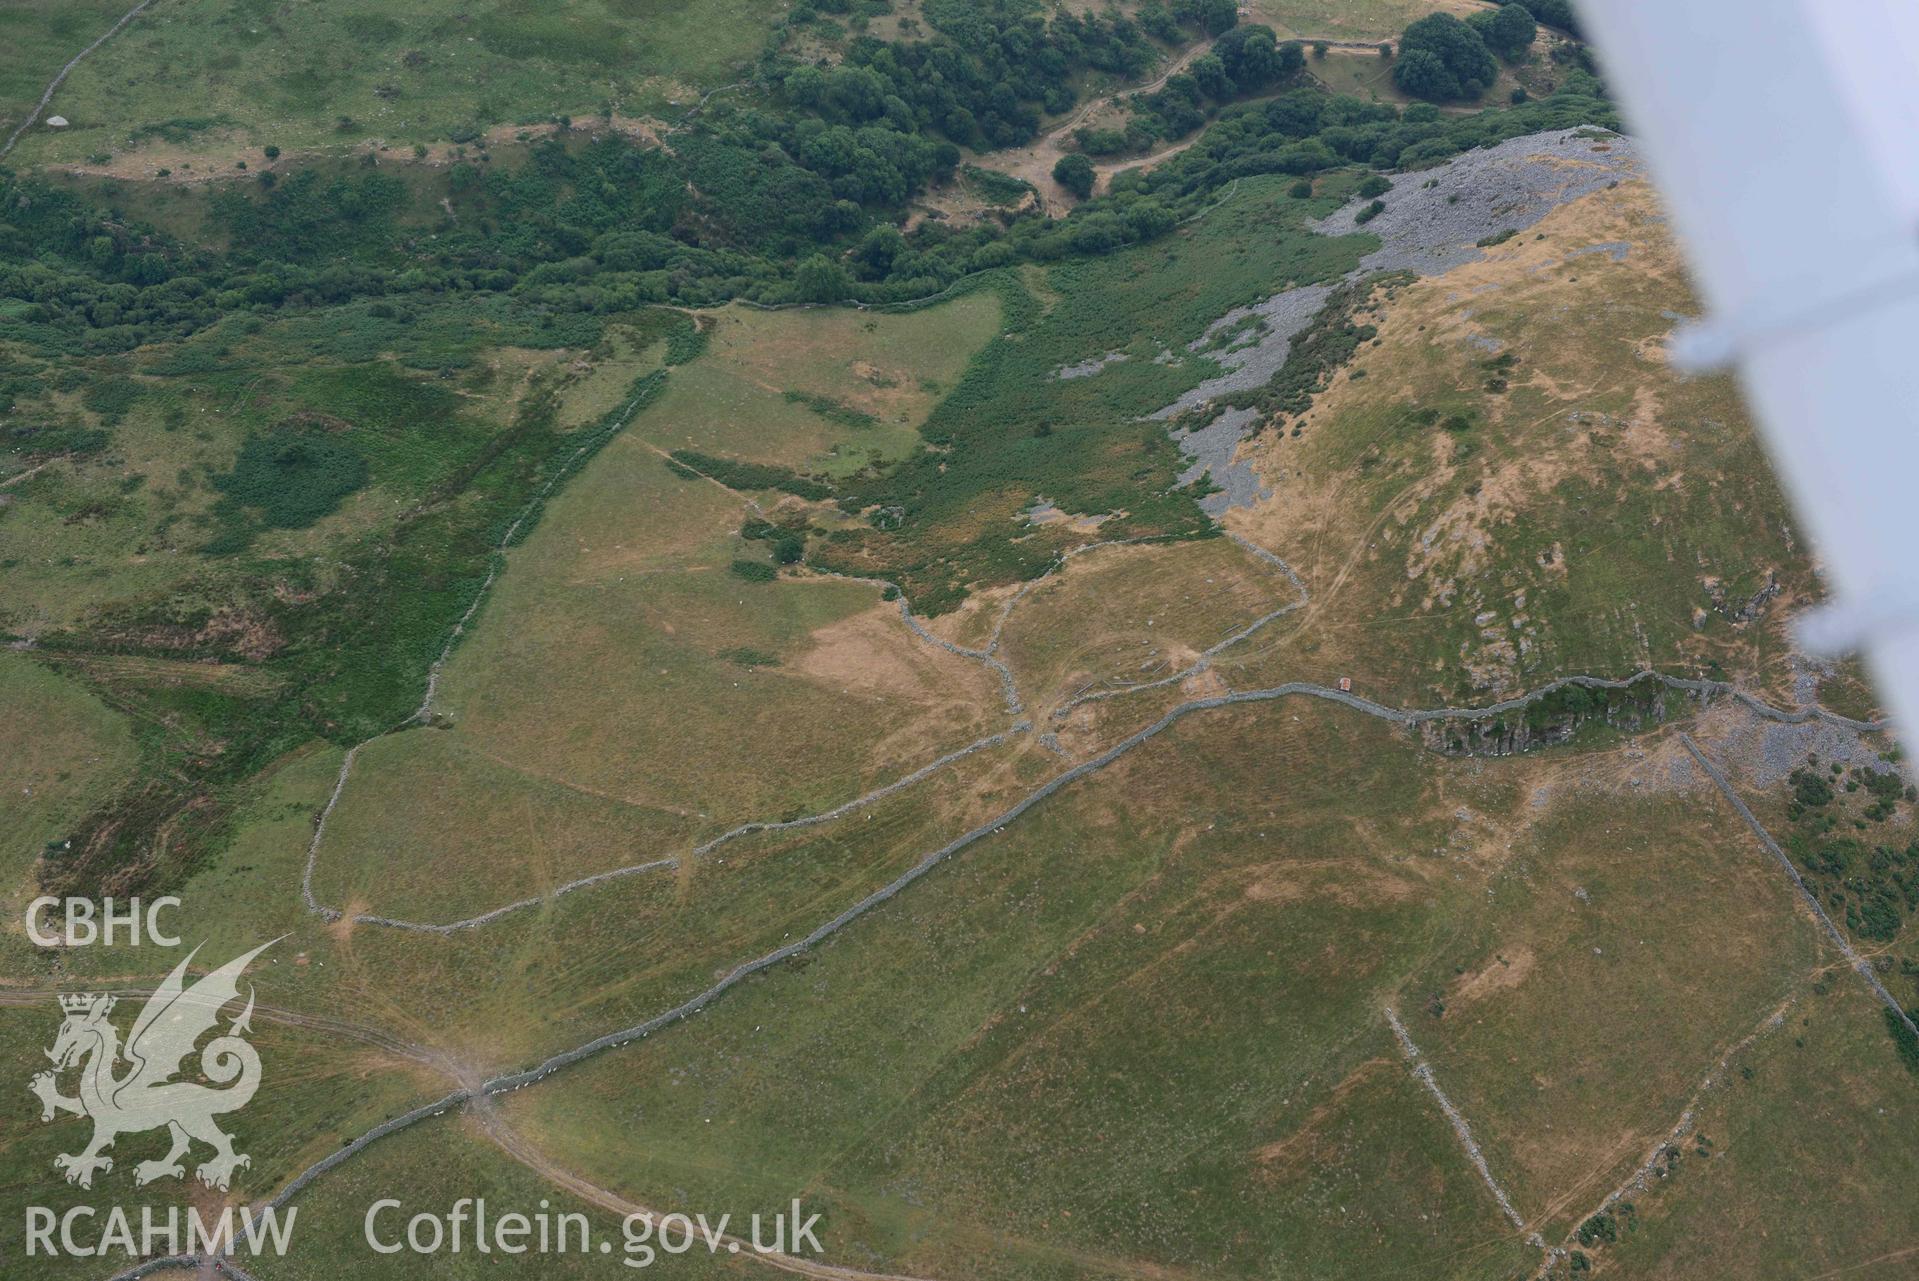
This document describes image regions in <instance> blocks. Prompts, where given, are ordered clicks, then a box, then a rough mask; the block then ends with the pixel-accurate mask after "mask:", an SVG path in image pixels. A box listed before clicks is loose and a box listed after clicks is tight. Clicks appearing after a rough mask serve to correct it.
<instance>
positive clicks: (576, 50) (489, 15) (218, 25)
mask: <svg viewBox="0 0 1919 1281" xmlns="http://www.w3.org/2000/svg"><path fill="white" fill-rule="evenodd" d="M127 7H130V6H127ZM92 8H93V6H91V5H89V6H88V10H87V12H89V13H90V12H91V10H92ZM120 11H121V12H123V11H124V9H121V10H120ZM29 12H30V14H32V15H34V16H35V18H36V20H34V21H23V20H19V19H16V20H15V22H14V24H13V25H15V26H17V27H18V28H19V31H20V36H21V37H22V38H23V39H25V40H27V41H30V42H31V43H30V46H29V47H30V49H31V50H32V53H33V56H32V57H31V59H29V58H28V57H26V56H24V55H23V56H21V57H19V58H18V59H17V64H18V65H17V67H14V68H13V69H10V70H9V71H8V73H7V74H6V78H5V79H0V86H5V88H6V92H7V93H8V96H9V99H12V100H18V99H20V98H26V100H27V101H31V100H32V99H35V98H37V97H38V96H39V92H40V90H41V89H42V88H44V87H45V84H46V81H47V80H49V79H51V77H52V75H53V73H54V71H55V70H57V69H58V67H59V65H60V64H61V63H63V62H65V61H66V59H67V58H68V57H71V56H72V55H73V54H74V53H77V52H79V51H80V49H81V48H83V47H84V46H85V45H86V44H87V43H89V42H90V41H91V40H92V39H93V38H94V36H95V35H97V34H98V32H99V31H104V30H105V29H106V27H107V26H110V25H111V23H112V21H113V19H114V18H117V16H118V12H115V13H114V14H113V15H112V16H111V17H109V16H107V15H106V14H104V13H103V14H101V15H99V17H98V18H96V19H94V20H93V21H85V20H79V21H76V20H73V19H68V18H65V17H63V16H62V15H61V13H60V10H59V9H57V8H55V7H54V6H32V7H30V10H29ZM778 16H779V11H778V10H777V9H773V8H768V7H767V6H765V5H761V4H756V3H753V2H752V0H693V2H692V3H678V2H672V3H669V2H667V0H566V2H565V3H560V4H534V3H531V2H530V0H485V2H484V3H482V4H480V5H477V6H465V5H459V4H454V3H450V2H449V0H431V2H430V3H426V4H415V5H409V6H407V7H406V8H404V9H403V10H396V9H393V8H391V7H389V6H381V5H377V4H363V5H357V6H352V5H349V6H345V7H342V6H337V5H295V6H291V7H288V6H284V5H277V4H273V3H267V2H265V0H245V2H244V3H241V4H237V5H236V4H230V3H226V0H162V2H161V3H156V4H155V5H153V6H152V8H151V10H150V11H149V12H146V13H143V14H141V15H140V17H138V18H137V19H135V20H134V21H133V22H132V23H130V24H129V25H128V26H127V27H126V28H125V29H124V30H122V31H121V32H120V34H119V35H117V36H115V37H114V38H113V39H112V40H110V41H108V42H107V43H106V44H105V45H103V46H101V48H99V49H98V50H96V51H95V52H94V53H93V54H92V55H91V56H90V57H88V58H87V59H86V60H85V61H83V62H82V63H81V64H80V65H79V66H78V67H76V68H75V69H74V71H73V73H72V75H71V76H69V77H68V79H67V81H66V83H65V84H64V85H62V86H61V88H60V91H59V93H58V94H57V95H56V97H55V100H54V103H53V106H52V108H51V109H52V110H53V111H55V112H57V113H59V114H62V115H64V116H66V117H67V119H69V120H70V121H71V122H72V124H71V126H70V127H69V128H67V129H65V130H60V131H54V130H48V129H44V128H40V129H35V130H33V131H31V132H30V133H29V134H28V135H27V136H25V137H23V138H22V139H21V143H20V146H19V148H18V149H17V151H16V159H17V160H18V161H19V162H22V163H28V164H50V163H59V162H62V161H78V160H82V159H84V158H85V157H88V156H90V155H97V154H100V153H107V154H110V155H115V156H122V157H124V156H126V155H128V153H131V155H133V156H137V157H139V161H140V163H141V164H143V165H149V166H150V165H151V164H159V165H163V166H165V165H168V164H169V162H171V164H172V165H175V166H177V165H178V164H179V162H180V160H181V158H182V157H196V158H197V157H209V158H212V159H215V160H218V159H221V158H228V157H230V156H231V155H232V154H237V153H239V152H241V151H243V150H244V151H247V152H249V153H251V152H253V151H256V150H257V149H258V148H260V147H263V146H266V145H268V144H271V145H275V146H278V147H280V148H282V149H283V150H285V151H288V152H295V151H309V150H325V149H333V148H338V147H340V146H342V145H360V144H364V143H367V142H370V141H375V140H377V141H381V142H386V143H404V144H408V145H411V144H412V143H415V142H437V141H443V140H446V139H449V138H452V139H455V140H458V139H460V138H462V137H465V136H467V135H469V134H471V135H473V136H477V135H478V133H480V132H482V131H484V130H486V129H488V128H489V127H492V126H496V125H511V124H515V123H522V124H524V123H534V122H541V121H546V120H549V119H551V118H553V117H554V116H556V115H559V114H564V113H571V114H573V115H576V116H581V117H584V116H588V115H592V114H595V113H598V112H601V111H603V110H607V109H611V110H613V111H615V112H617V113H619V114H622V115H628V116H638V115H647V114H654V113H661V112H664V113H672V112H674V111H675V110H676V109H677V108H685V107H690V106H692V105H693V104H694V103H695V102H696V101H697V100H698V99H699V98H700V96H701V95H702V94H703V93H705V92H707V91H709V90H711V89H714V88H717V87H719V86H721V85H723V84H726V83H729V82H730V81H732V80H734V79H736V78H737V77H738V75H739V73H740V72H741V71H742V70H743V69H744V66H745V64H746V63H748V62H749V61H750V60H751V59H752V58H753V57H754V56H755V55H757V54H758V53H759V52H760V50H761V49H762V48H764V47H765V44H766V40H767V37H768V35H769V33H770V32H771V30H772V26H773V23H774V21H775V20H776V19H777V18H778ZM56 25H57V26H58V27H59V28H60V29H61V31H62V32H63V33H65V32H67V31H71V34H70V35H66V34H63V35H61V36H55V35H53V34H52V30H51V28H52V27H54V26H56ZM95 28H97V30H96V29H95ZM69 46H70V47H69ZM56 50H65V52H63V53H59V54H58V56H53V55H54V54H55V51H56ZM15 61H16V60H15V59H12V58H10V59H9V63H14V62H15ZM36 81H37V83H36ZM29 86H31V87H32V92H31V94H28V93H27V92H26V90H27V89H28V87H29ZM204 163H205V162H204V161H203V162H202V164H203V165H204ZM224 167H231V160H230V158H229V159H227V163H226V165H225V166H224Z"/></svg>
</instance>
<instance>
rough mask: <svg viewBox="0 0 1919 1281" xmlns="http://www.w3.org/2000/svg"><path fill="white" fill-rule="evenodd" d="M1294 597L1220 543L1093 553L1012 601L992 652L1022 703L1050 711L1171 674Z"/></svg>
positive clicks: (1257, 564) (1281, 582)
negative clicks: (998, 653) (998, 651)
mask: <svg viewBox="0 0 1919 1281" xmlns="http://www.w3.org/2000/svg"><path fill="white" fill-rule="evenodd" d="M1298 595H1299V593H1298V592H1297V591H1296V590H1295V589H1294V587H1293V585H1292V584H1291V583H1290V582H1288V581H1287V580H1286V578H1285V577H1284V575H1282V574H1280V573H1279V571H1278V570H1276V569H1275V568H1273V567H1272V566H1271V565H1269V564H1267V563H1266V562H1264V561H1261V560H1259V559H1257V558H1256V557H1254V556H1253V555H1252V554H1250V553H1249V552H1247V551H1246V550H1245V549H1244V548H1242V547H1240V546H1239V545H1238V544H1237V543H1234V542H1231V541H1229V540H1227V539H1223V538H1216V539H1208V540H1206V541H1203V542H1196V543H1174V544H1167V545H1159V544H1137V545H1131V546H1112V547H1101V548H1097V549H1095V550H1093V551H1089V552H1086V553H1084V554H1082V555H1079V556H1075V557H1073V558H1072V559H1071V560H1069V561H1067V562H1066V563H1065V565H1064V566H1062V567H1061V568H1060V569H1059V570H1058V571H1057V572H1056V573H1054V574H1053V576H1052V577H1050V578H1047V579H1045V580H1044V581H1042V582H1040V583H1039V584H1038V585H1036V586H1034V587H1033V588H1032V589H1031V590H1030V591H1028V592H1027V593H1026V594H1025V596H1024V597H1022V598H1021V599H1020V601H1019V603H1018V605H1017V606H1016V607H1015V608H1014V610H1013V612H1012V613H1011V615H1009V616H1008V618H1007V620H1006V625H1005V628H1004V629H1003V631H1002V633H1001V644H1002V650H1003V654H1004V657H1005V659H1006V661H1007V663H1008V665H1009V666H1011V667H1012V669H1013V673H1014V675H1015V676H1016V677H1017V678H1018V680H1019V682H1020V688H1021V690H1022V691H1023V693H1024V694H1025V697H1026V698H1027V701H1028V702H1030V703H1031V704H1032V705H1033V706H1034V708H1035V709H1039V710H1050V709H1051V708H1053V707H1056V706H1058V705H1059V704H1060V703H1062V702H1065V701H1066V700H1068V699H1071V698H1073V697H1075V696H1078V695H1081V694H1084V693H1090V692H1095V691H1109V690H1122V689H1126V688H1128V687H1130V686H1134V685H1142V684H1147V683H1150V682H1154V681H1159V680H1163V679H1165V678H1166V677H1168V676H1172V675H1175V674H1177V673H1179V672H1181V671H1183V670H1185V669H1186V668H1188V667H1190V666H1192V665H1193V664H1194V663H1195V662H1196V661H1197V660H1198V659H1199V657H1200V655H1201V654H1202V653H1203V652H1204V651H1206V650H1208V649H1210V648H1212V647H1213V646H1214V645H1216V644H1218V643H1219V642H1220V641H1221V640H1224V639H1225V638H1227V637H1229V636H1231V635H1233V634H1234V633H1236V632H1238V631H1240V630H1242V629H1244V628H1245V627H1247V626H1250V625H1251V624H1252V623H1253V622H1255V621H1256V620H1258V619H1260V618H1262V617H1264V616H1266V615H1267V614H1270V613H1271V612H1272V611H1274V610H1276V609H1279V608H1281V607H1282V606H1285V605H1288V604H1291V603H1292V602H1293V601H1295V600H1297V599H1298ZM989 612H992V613H995V614H996V613H997V611H989Z"/></svg>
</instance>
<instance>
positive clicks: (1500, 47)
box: [1466, 4, 1539, 62]
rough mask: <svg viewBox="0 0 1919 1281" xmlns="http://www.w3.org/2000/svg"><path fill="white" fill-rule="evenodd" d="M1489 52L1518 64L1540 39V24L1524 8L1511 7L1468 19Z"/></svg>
mask: <svg viewBox="0 0 1919 1281" xmlns="http://www.w3.org/2000/svg"><path fill="white" fill-rule="evenodd" d="M1466 21H1467V25H1468V26H1470V27H1472V29H1473V30H1474V31H1476V32H1478V33H1479V38H1480V39H1481V40H1482V41H1484V42H1485V45H1486V47H1487V48H1488V49H1490V50H1492V51H1493V53H1494V54H1496V55H1498V56H1499V57H1501V58H1504V59H1505V60H1506V61H1507V62H1517V61H1519V60H1520V59H1521V58H1523V57H1525V56H1526V50H1528V49H1530V48H1531V47H1532V43H1533V41H1534V40H1535V39H1537V38H1538V36H1539V24H1538V23H1537V22H1534V21H1533V16H1532V14H1531V13H1529V12H1528V11H1527V9H1526V7H1525V6H1524V5H1519V4H1509V5H1503V6H1501V7H1500V8H1498V9H1492V10H1481V11H1480V12H1478V13H1475V14H1473V15H1472V16H1471V17H1470V18H1468V19H1467V20H1466Z"/></svg>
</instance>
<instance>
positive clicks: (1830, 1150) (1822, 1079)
mask: <svg viewBox="0 0 1919 1281" xmlns="http://www.w3.org/2000/svg"><path fill="white" fill-rule="evenodd" d="M1881 1015H1882V1009H1881V1007H1880V1006H1879V1004H1878V1002H1877V1001H1875V1000H1874V999H1873V998H1872V996H1871V994H1870V993H1868V992H1867V991H1866V990H1865V989H1864V987H1863V986H1862V985H1861V984H1860V983H1859V982H1858V980H1857V978H1856V977H1854V976H1853V975H1851V974H1848V973H1846V972H1844V971H1843V970H1839V969H1836V968H1835V969H1832V970H1828V971H1826V972H1825V973H1823V974H1821V975H1820V976H1819V978H1818V980H1817V982H1816V983H1815V984H1813V985H1812V986H1811V987H1810V988H1809V989H1808V990H1805V991H1803V992H1802V993H1801V995H1800V999H1799V1000H1798V1001H1797V1002H1796V1003H1794V1004H1793V1005H1792V1006H1791V1007H1790V1008H1788V1009H1787V1010H1786V1011H1785V1012H1784V1015H1783V1017H1782V1018H1781V1020H1780V1022H1779V1023H1778V1024H1777V1025H1776V1026H1770V1027H1768V1028H1767V1029H1766V1030H1765V1031H1763V1032H1762V1033H1761V1035H1759V1036H1758V1037H1757V1038H1756V1039H1755V1040H1754V1041H1753V1043H1752V1044H1751V1045H1750V1046H1749V1047H1748V1048H1747V1049H1745V1050H1744V1051H1743V1052H1741V1053H1740V1054H1739V1055H1737V1056H1736V1057H1735V1058H1734V1059H1733V1061H1732V1063H1731V1064H1730V1066H1729V1067H1728V1069H1727V1071H1726V1073H1725V1074H1724V1075H1723V1077H1722V1079H1721V1080H1720V1081H1719V1082H1718V1083H1717V1084H1716V1085H1715V1086H1714V1088H1713V1089H1711V1090H1709V1091H1707V1092H1706V1093H1705V1094H1704V1096H1703V1098H1702V1101H1701V1105H1700V1107H1699V1111H1698V1114H1697V1116H1696V1118H1695V1123H1694V1128H1693V1130H1692V1132H1691V1133H1689V1134H1687V1135H1686V1136H1684V1137H1683V1138H1681V1139H1679V1140H1677V1141H1676V1142H1675V1143H1674V1144H1673V1147H1674V1148H1675V1149H1676V1151H1675V1153H1674V1156H1673V1157H1672V1158H1671V1159H1670V1160H1662V1161H1661V1168H1662V1169H1665V1170H1667V1171H1669V1173H1667V1174H1666V1175H1665V1176H1664V1177H1661V1178H1658V1179H1655V1180H1652V1181H1651V1182H1650V1186H1649V1188H1648V1189H1647V1190H1646V1191H1645V1192H1643V1193H1634V1194H1632V1195H1630V1196H1629V1197H1628V1199H1629V1200H1630V1201H1631V1202H1632V1206H1633V1211H1634V1212H1633V1213H1632V1214H1631V1215H1630V1216H1629V1217H1625V1218H1624V1226H1623V1228H1622V1229H1621V1230H1619V1232H1618V1241H1617V1243H1616V1244H1611V1245H1608V1244H1603V1243H1602V1244H1600V1245H1599V1246H1598V1247H1597V1248H1594V1247H1590V1246H1588V1247H1580V1248H1583V1249H1585V1251H1586V1252H1587V1253H1588V1254H1590V1255H1592V1256H1593V1258H1594V1259H1595V1260H1596V1261H1597V1262H1598V1263H1599V1264H1602V1265H1603V1266H1605V1267H1606V1269H1607V1270H1608V1271H1609V1272H1613V1273H1615V1274H1616V1275H1619V1276H1628V1277H1648V1278H1669V1277H1670V1278H1677V1277H1685V1276H1698V1275H1701V1274H1702V1273H1704V1272H1713V1273H1717V1274H1720V1275H1742V1274H1743V1275H1747V1276H1782V1275H1784V1276H1790V1275H1800V1276H1820V1275H1833V1276H1844V1277H1847V1278H1860V1279H1861V1281H1889V1279H1890V1278H1893V1277H1898V1276H1902V1275H1904V1274H1905V1273H1907V1272H1909V1271H1910V1270H1911V1264H1912V1259H1913V1257H1914V1255H1913V1248H1912V1247H1913V1242H1914V1241H1915V1240H1919V1204H1915V1202H1914V1199H1913V1198H1912V1197H1910V1196H1908V1195H1906V1190H1907V1189H1910V1188H1911V1187H1912V1186H1913V1184H1914V1181H1915V1180H1919V1151H1916V1150H1915V1146H1914V1144H1913V1143H1912V1141H1911V1140H1912V1138H1913V1136H1914V1135H1916V1134H1919V1075H1915V1074H1914V1072H1913V1071H1912V1069H1911V1067H1910V1065H1908V1064H1902V1063H1901V1062H1900V1061H1899V1059H1898V1057H1897V1056H1896V1054H1895V1053H1894V1050H1893V1046H1892V1042H1891V1040H1890V1039H1889V1038H1888V1037H1887V1036H1886V1034H1885V1027H1884V1021H1883V1019H1882V1017H1881ZM1702 1137H1703V1138H1704V1139H1705V1140H1706V1143H1705V1145H1703V1146H1702V1145H1701V1143H1700V1139H1701V1138H1702ZM1614 1217H1615V1218H1616V1219H1618V1218H1621V1217H1622V1216H1620V1215H1618V1213H1617V1209H1616V1208H1615V1212H1614ZM1574 1244H1575V1245H1577V1243H1576V1242H1575V1243H1574ZM1595 1270H1597V1269H1595Z"/></svg>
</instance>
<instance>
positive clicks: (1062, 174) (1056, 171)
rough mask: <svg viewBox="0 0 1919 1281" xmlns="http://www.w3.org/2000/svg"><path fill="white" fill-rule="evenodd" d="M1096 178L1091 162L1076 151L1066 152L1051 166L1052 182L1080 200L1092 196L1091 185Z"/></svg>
mask: <svg viewBox="0 0 1919 1281" xmlns="http://www.w3.org/2000/svg"><path fill="white" fill-rule="evenodd" d="M1098 177H1099V175H1098V174H1096V173H1094V172H1093V162H1092V161H1090V160H1088V159H1087V158H1086V157H1085V156H1083V155H1081V154H1080V153H1079V152H1077V151H1069V152H1067V153H1066V154H1065V155H1063V156H1061V157H1060V158H1059V163H1058V164H1055V165H1054V166H1053V181H1054V182H1057V183H1058V184H1059V185H1060V186H1062V187H1064V188H1066V190H1068V191H1070V192H1072V193H1073V194H1074V195H1076V196H1078V197H1079V198H1080V199H1081V200H1084V199H1086V198H1087V197H1088V196H1090V195H1092V194H1093V183H1094V182H1095V181H1096V180H1097V178H1098Z"/></svg>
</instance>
